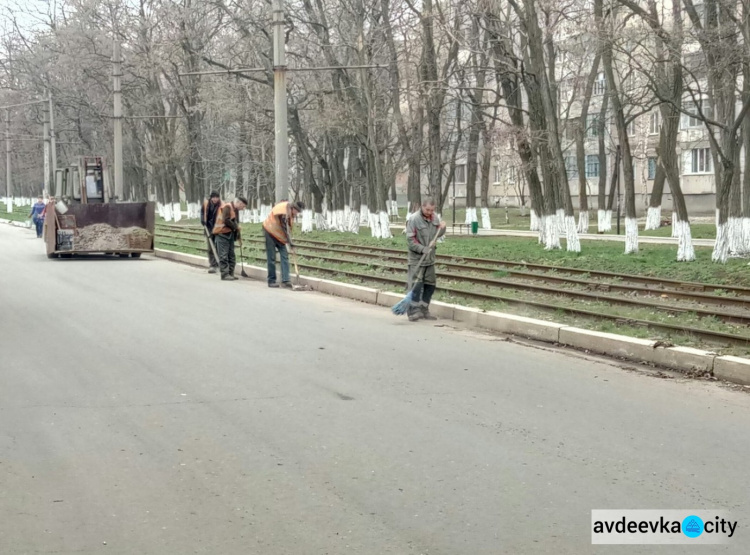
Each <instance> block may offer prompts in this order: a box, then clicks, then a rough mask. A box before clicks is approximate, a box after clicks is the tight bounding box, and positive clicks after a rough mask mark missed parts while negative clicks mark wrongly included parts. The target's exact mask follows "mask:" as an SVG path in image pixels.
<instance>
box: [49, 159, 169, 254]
mask: <svg viewBox="0 0 750 555" xmlns="http://www.w3.org/2000/svg"><path fill="white" fill-rule="evenodd" d="M155 208H156V206H155V204H154V203H153V202H118V201H117V200H116V199H114V198H112V195H111V194H110V188H109V169H108V167H107V162H106V159H105V158H104V157H102V156H93V157H81V158H80V159H79V163H78V165H77V166H72V167H70V168H65V169H63V170H58V171H57V174H56V175H55V197H53V198H51V199H50V201H49V202H48V203H47V209H46V211H45V218H44V242H45V244H46V247H47V258H70V257H72V256H75V255H91V254H104V255H118V256H121V257H128V256H131V257H133V258H138V257H140V256H141V255H142V254H143V253H153V252H154V225H155Z"/></svg>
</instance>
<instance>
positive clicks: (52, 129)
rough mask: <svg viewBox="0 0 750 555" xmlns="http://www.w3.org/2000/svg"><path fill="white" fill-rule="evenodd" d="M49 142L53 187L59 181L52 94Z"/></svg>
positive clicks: (50, 94)
mask: <svg viewBox="0 0 750 555" xmlns="http://www.w3.org/2000/svg"><path fill="white" fill-rule="evenodd" d="M49 140H50V155H51V161H52V186H53V187H54V186H55V180H56V179H57V139H56V138H55V105H54V104H53V103H52V93H51V92H50V93H49Z"/></svg>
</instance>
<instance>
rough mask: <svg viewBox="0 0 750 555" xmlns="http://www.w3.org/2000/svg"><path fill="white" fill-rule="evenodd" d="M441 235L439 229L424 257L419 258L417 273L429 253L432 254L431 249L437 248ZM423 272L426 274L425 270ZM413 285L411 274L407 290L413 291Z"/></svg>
mask: <svg viewBox="0 0 750 555" xmlns="http://www.w3.org/2000/svg"><path fill="white" fill-rule="evenodd" d="M439 237H440V232H439V231H438V232H437V234H436V235H435V238H434V239H433V240H432V241H431V242H430V244H429V245H427V249H426V250H425V251H424V253H423V254H422V258H420V259H419V264H417V271H416V272H415V274H417V273H419V268H420V267H421V266H422V262H424V259H425V258H427V255H428V254H430V251H431V250H432V249H433V248H435V244H436V243H437V240H438V238H439ZM426 271H427V270H426V269H425V272H426ZM423 274H424V272H423ZM422 279H424V275H423V276H422ZM413 285H414V284H413V283H412V282H411V276H410V279H409V281H408V282H407V285H406V290H407V291H411V288H412V286H413Z"/></svg>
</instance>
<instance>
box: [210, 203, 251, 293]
mask: <svg viewBox="0 0 750 555" xmlns="http://www.w3.org/2000/svg"><path fill="white" fill-rule="evenodd" d="M246 206H247V200H245V199H244V198H242V197H238V198H236V199H235V200H234V201H233V202H223V203H222V204H221V206H220V208H219V210H217V212H216V222H215V223H214V229H213V234H214V239H215V243H216V254H218V255H219V271H220V272H221V279H223V280H230V281H231V280H236V279H238V278H236V277H235V276H234V267H235V265H236V259H235V256H234V242H235V241H240V244H241V242H242V237H241V236H240V226H239V224H238V223H237V215H238V214H239V212H240V210H244V209H245V207H246Z"/></svg>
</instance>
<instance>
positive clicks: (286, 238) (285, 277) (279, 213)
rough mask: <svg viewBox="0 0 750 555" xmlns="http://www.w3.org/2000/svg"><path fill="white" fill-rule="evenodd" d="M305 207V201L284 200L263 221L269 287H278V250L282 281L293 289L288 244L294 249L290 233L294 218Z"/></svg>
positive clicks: (285, 285)
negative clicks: (277, 252)
mask: <svg viewBox="0 0 750 555" xmlns="http://www.w3.org/2000/svg"><path fill="white" fill-rule="evenodd" d="M304 209H305V204H304V203H303V202H299V201H298V202H294V203H292V202H289V201H283V202H280V203H278V204H277V205H276V206H274V207H273V208H272V209H271V213H270V214H269V215H268V217H267V218H266V221H264V222H263V235H264V236H265V238H266V262H267V265H268V287H278V286H279V284H278V283H276V251H277V250H278V251H279V255H280V256H281V283H282V285H283V286H284V287H286V288H288V289H292V288H293V286H292V281H291V277H290V276H289V254H288V253H287V248H286V247H287V245H289V248H290V249H294V245H293V244H292V238H291V235H290V232H291V229H292V225H293V224H294V218H295V217H296V216H297V214H299V213H300V212H302V211H303V210H304Z"/></svg>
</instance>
